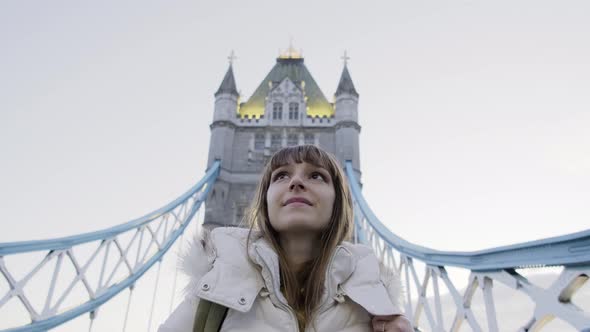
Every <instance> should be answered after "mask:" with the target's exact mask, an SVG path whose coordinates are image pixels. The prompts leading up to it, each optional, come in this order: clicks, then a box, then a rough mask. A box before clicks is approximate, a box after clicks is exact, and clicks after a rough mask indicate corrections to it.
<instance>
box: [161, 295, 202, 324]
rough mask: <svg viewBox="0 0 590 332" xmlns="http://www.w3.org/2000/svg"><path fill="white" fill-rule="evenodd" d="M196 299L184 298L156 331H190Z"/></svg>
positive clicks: (195, 308) (196, 303) (195, 310)
mask: <svg viewBox="0 0 590 332" xmlns="http://www.w3.org/2000/svg"><path fill="white" fill-rule="evenodd" d="M197 305H198V301H195V300H191V299H185V300H184V301H182V302H181V303H180V304H179V305H178V307H176V309H174V311H173V312H172V314H171V315H170V317H168V319H166V321H165V322H164V323H163V324H162V325H160V327H159V328H158V332H192V330H193V323H194V321H195V314H196V312H197Z"/></svg>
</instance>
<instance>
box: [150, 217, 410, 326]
mask: <svg viewBox="0 0 590 332" xmlns="http://www.w3.org/2000/svg"><path fill="white" fill-rule="evenodd" d="M247 236H248V230H247V229H243V228H235V227H228V228H216V229H215V230H213V231H212V232H211V234H210V236H208V239H206V240H205V242H206V245H205V248H203V246H202V245H201V242H202V241H195V242H194V244H193V245H192V247H191V249H190V250H189V251H188V252H187V253H186V255H185V256H184V257H183V263H182V265H181V268H182V270H183V272H184V273H186V274H188V276H189V277H190V283H189V285H188V286H187V289H186V291H187V292H186V293H187V294H186V297H185V300H184V301H183V302H182V303H181V304H180V305H179V306H178V307H177V308H176V310H174V312H173V313H172V314H171V315H170V317H169V318H168V319H167V320H166V322H165V323H164V324H162V325H161V326H160V328H159V329H158V332H172V331H174V332H192V326H193V321H194V317H195V313H196V310H197V305H198V302H199V299H201V298H202V299H206V300H209V301H212V302H216V303H219V304H221V305H223V306H226V307H228V308H229V310H228V313H227V316H226V318H225V320H224V322H223V325H222V327H221V331H252V332H261V331H273V332H274V331H291V332H298V331H299V330H298V326H297V319H296V318H295V314H294V313H293V311H292V309H290V307H289V306H288V305H287V301H286V300H285V298H284V296H283V294H282V293H281V292H280V290H279V289H280V288H279V287H280V277H279V262H278V257H277V254H276V253H275V252H274V251H273V249H272V248H271V246H270V245H269V244H268V242H267V241H266V240H264V239H263V238H262V237H261V236H260V233H257V232H253V236H252V241H251V242H250V248H249V250H247V249H246V239H247ZM248 257H250V259H251V261H250V260H249V259H248ZM252 262H254V264H253V263H252ZM385 270H386V269H382V268H381V267H380V264H379V262H378V260H377V258H376V257H375V255H374V254H373V251H372V250H371V249H370V248H369V247H367V246H364V245H358V244H352V243H348V242H344V243H342V244H341V245H339V246H338V247H337V249H336V251H335V252H334V255H333V256H332V259H331V261H330V264H329V267H328V276H327V278H326V281H325V283H326V285H325V289H326V292H325V294H324V296H323V298H322V301H321V304H320V306H319V307H318V311H317V313H316V315H315V320H314V324H310V325H309V326H308V327H307V329H306V331H320V332H329V331H340V332H356V331H359V332H360V331H372V328H371V326H370V321H371V315H393V314H400V313H401V310H400V308H399V301H400V298H401V287H400V281H399V278H398V277H397V276H396V275H393V274H391V273H386V272H385Z"/></svg>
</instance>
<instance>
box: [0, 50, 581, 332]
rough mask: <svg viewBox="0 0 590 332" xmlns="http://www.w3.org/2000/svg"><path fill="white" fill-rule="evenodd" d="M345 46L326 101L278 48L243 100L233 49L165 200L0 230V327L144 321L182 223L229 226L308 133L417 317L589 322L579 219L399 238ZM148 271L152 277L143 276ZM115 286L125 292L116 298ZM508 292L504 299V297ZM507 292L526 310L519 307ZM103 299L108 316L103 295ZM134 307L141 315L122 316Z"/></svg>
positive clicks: (434, 326) (487, 326) (442, 327)
mask: <svg viewBox="0 0 590 332" xmlns="http://www.w3.org/2000/svg"><path fill="white" fill-rule="evenodd" d="M344 58H345V64H344V67H343V71H342V74H341V77H340V80H339V83H338V86H337V88H336V92H335V94H334V99H333V100H332V101H329V100H328V99H327V98H326V96H325V95H324V94H323V92H322V91H321V90H320V88H319V86H318V85H317V83H316V82H315V80H314V79H313V76H312V75H311V73H310V72H309V71H308V70H307V68H306V66H305V64H304V58H303V57H302V55H301V54H300V53H298V52H296V51H294V50H293V49H292V48H290V49H289V50H288V51H287V52H285V53H283V54H282V55H281V56H279V57H278V58H277V59H276V63H275V64H274V66H273V67H272V69H271V70H270V72H269V73H268V74H267V75H266V77H265V78H264V79H263V80H262V82H261V83H260V85H259V86H258V88H257V89H256V90H255V91H254V93H253V94H252V96H250V98H249V99H248V100H246V101H245V102H242V101H241V100H240V95H239V93H238V89H237V84H236V80H235V77H234V73H233V66H232V63H231V61H232V60H233V57H231V59H230V65H229V68H228V70H227V72H226V73H225V76H224V77H223V80H222V83H221V85H220V86H219V89H218V90H217V92H216V93H215V106H214V111H213V121H212V123H211V125H210V129H211V140H210V146H209V157H208V162H207V165H206V169H207V171H206V173H205V175H204V176H203V177H202V179H201V180H200V181H199V182H198V183H197V184H195V185H193V186H192V187H191V188H190V189H189V190H187V191H186V192H185V193H184V194H183V195H181V196H180V197H178V198H177V199H176V200H174V201H172V202H170V203H169V204H167V205H165V206H164V207H161V208H159V209H156V210H154V211H153V212H151V213H148V214H146V215H145V216H143V217H141V218H138V219H135V220H132V221H129V222H126V223H123V224H120V225H118V226H115V227H112V228H109V229H105V230H101V231H96V232H91V233H85V234H78V235H74V236H69V237H64V238H58V239H48V240H41V241H25V242H14V243H0V272H1V276H0V331H3V332H17V331H19V332H20V331H48V330H55V331H80V330H88V331H93V330H98V331H103V330H108V331H114V330H119V329H120V330H122V331H125V330H131V331H135V330H145V329H147V331H154V330H156V329H157V326H158V324H159V323H160V320H159V318H158V317H160V318H161V317H163V316H164V317H165V316H166V315H167V314H169V312H170V310H171V309H172V307H174V304H175V303H177V302H178V300H179V296H178V293H179V292H178V289H180V288H182V286H181V283H180V281H179V280H178V278H177V275H176V271H177V270H176V269H175V268H174V265H175V264H177V260H178V256H177V255H176V254H175V252H178V251H182V246H183V243H184V242H186V238H187V237H188V235H187V236H185V234H187V233H190V230H191V229H193V231H194V228H196V227H198V226H200V223H201V222H202V224H203V226H204V227H217V226H238V225H239V223H240V220H241V218H242V216H243V214H244V209H245V208H246V206H247V205H248V203H249V201H250V200H251V198H252V193H253V191H254V187H255V185H256V182H257V180H258V176H259V174H260V172H261V170H262V168H263V166H264V165H265V162H266V161H267V159H268V158H269V157H270V156H271V154H272V153H273V152H274V151H276V150H278V149H279V148H281V147H284V146H291V145H300V144H316V145H319V146H321V147H323V148H324V149H326V150H327V151H329V152H331V153H333V154H334V155H335V156H336V157H337V159H338V160H339V161H340V162H341V164H342V166H343V167H344V169H345V171H346V175H347V177H348V179H349V182H350V186H351V190H352V193H353V201H354V208H355V231H354V241H356V242H360V243H364V244H367V245H369V246H371V247H372V248H373V249H374V250H375V253H376V254H377V256H378V257H379V258H380V260H381V261H382V263H383V264H385V265H386V266H388V267H390V268H391V269H393V270H394V271H396V272H397V273H399V274H400V276H401V278H402V280H403V283H404V287H405V290H406V292H405V297H404V308H405V315H406V316H407V317H408V318H409V319H410V320H411V322H412V324H413V325H414V327H415V329H416V331H467V330H471V331H510V330H517V331H566V330H571V331H585V330H587V331H590V313H589V312H588V309H589V308H590V306H589V302H590V294H589V292H588V291H587V290H588V287H587V285H586V283H587V280H588V276H589V275H590V230H586V231H582V232H578V233H574V234H569V235H563V236H557V237H552V238H547V239H540V240H536V241H531V242H526V243H519V244H514V245H509V246H503V247H498V248H491V249H486V250H480V251H475V252H450V251H440V250H435V249H432V248H428V247H426V246H422V245H418V244H415V243H410V242H408V241H406V240H404V239H403V238H401V237H400V236H398V235H396V234H395V233H394V232H393V231H392V230H391V229H389V228H387V227H386V226H385V225H384V224H383V223H382V222H381V221H380V220H379V217H378V216H377V215H376V214H375V213H374V212H373V211H372V210H371V208H370V204H369V203H368V202H366V200H365V199H364V197H363V193H362V190H361V183H360V180H361V166H360V153H359V135H360V129H361V126H360V124H359V122H358V111H359V110H358V99H359V94H358V92H357V91H356V89H355V86H354V84H353V80H352V77H351V75H350V72H349V70H348V67H347V64H346V59H347V57H346V56H345V57H344ZM199 215H201V216H202V218H199ZM199 219H202V220H199ZM191 225H192V226H191ZM189 226H191V227H190V228H189ZM30 255H34V256H35V257H36V258H37V260H31V259H30ZM15 262H27V265H26V268H25V270H24V271H20V270H19V271H17V270H18V269H16V268H15V266H16V264H15ZM29 262H30V263H29ZM166 263H171V264H169V265H170V266H168V267H167V268H166V267H164V268H162V266H166V265H163V264H166ZM539 267H552V268H553V270H554V271H557V273H556V274H555V276H554V277H553V280H551V281H550V282H549V283H548V284H547V285H545V286H539V285H538V284H537V282H536V280H535V279H534V277H530V276H529V274H528V273H527V272H529V271H531V270H534V269H538V268H539ZM21 270H22V269H21ZM456 271H459V272H460V273H455V272H456ZM150 274H151V278H152V279H150V280H151V281H153V282H151V283H149V284H147V283H143V280H146V278H148V277H147V276H148V275H150ZM166 278H168V279H166ZM164 279H166V280H167V282H162V281H161V280H164ZM177 286H178V287H177ZM164 288H168V291H169V295H168V296H167V297H166V298H164V297H163V295H161V293H162V290H163V289H164ZM498 290H501V291H498ZM138 292H144V293H146V294H148V295H143V297H140V296H139V295H136V296H135V297H139V299H145V301H142V300H135V301H133V299H134V295H133V294H136V293H138ZM124 294H127V295H126V300H125V299H124V298H123V299H124V300H123V301H120V300H117V298H121V296H122V295H124ZM499 296H500V297H499ZM445 298H446V299H447V300H445ZM506 298H509V300H508V301H512V302H511V303H513V304H514V307H508V308H506V307H505V306H506V303H507V299H506ZM519 298H520V300H518V301H521V300H522V301H524V302H526V303H528V306H529V308H530V310H528V312H524V313H523V311H522V310H521V311H519V310H520V309H521V308H518V307H517V306H519V305H520V303H521V302H518V301H517V300H514V299H519ZM117 301H118V302H117ZM162 303H164V304H165V305H162ZM115 304H116V306H117V309H116V311H117V312H118V313H119V314H118V315H117V318H118V319H119V318H120V321H118V320H117V321H115V319H114V318H113V317H114V316H115V314H113V311H108V310H107V309H106V307H107V306H109V305H115ZM498 304H501V305H500V306H499V305H498ZM141 305H143V306H144V307H146V309H145V310H143V309H142V310H141V311H140V312H139V314H138V316H139V317H134V316H133V313H134V310H133V307H134V306H141ZM511 312H518V313H519V314H518V316H517V317H512V316H510V313H511ZM138 320H139V321H141V322H142V323H143V325H141V326H142V327H139V328H138V327H137V326H138V325H137V324H136V325H133V324H134V322H137V321H138ZM509 320H510V322H511V323H510V324H512V325H510V324H509V323H508V321H509ZM74 322H76V324H77V325H76V327H71V326H72V324H74ZM556 322H558V323H559V324H558V325H556V324H555V323H556ZM80 326H84V328H83V329H81V328H80ZM107 327H108V328H107Z"/></svg>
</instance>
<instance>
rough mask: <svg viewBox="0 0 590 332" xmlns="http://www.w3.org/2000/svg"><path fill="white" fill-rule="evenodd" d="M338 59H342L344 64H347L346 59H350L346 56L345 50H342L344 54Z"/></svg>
mask: <svg viewBox="0 0 590 332" xmlns="http://www.w3.org/2000/svg"><path fill="white" fill-rule="evenodd" d="M340 59H342V60H344V66H346V65H347V64H348V60H350V57H349V56H348V54H347V52H346V50H344V55H343V56H341V57H340Z"/></svg>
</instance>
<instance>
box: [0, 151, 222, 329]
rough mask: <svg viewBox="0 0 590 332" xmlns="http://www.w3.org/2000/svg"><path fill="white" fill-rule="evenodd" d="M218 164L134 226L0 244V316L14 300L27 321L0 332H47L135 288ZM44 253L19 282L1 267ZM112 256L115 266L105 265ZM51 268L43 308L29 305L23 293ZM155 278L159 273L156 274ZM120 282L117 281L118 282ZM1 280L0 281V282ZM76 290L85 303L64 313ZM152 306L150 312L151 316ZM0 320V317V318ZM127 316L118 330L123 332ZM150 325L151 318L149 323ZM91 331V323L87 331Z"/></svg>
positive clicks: (0, 325)
mask: <svg viewBox="0 0 590 332" xmlns="http://www.w3.org/2000/svg"><path fill="white" fill-rule="evenodd" d="M219 168H220V162H219V161H216V162H215V163H214V164H213V165H212V166H211V167H210V168H209V170H208V171H207V173H206V174H205V176H204V177H203V178H202V179H201V180H200V181H199V182H198V183H197V184H196V185H194V186H193V187H192V188H191V189H189V190H188V191H187V192H186V193H185V194H183V195H182V196H180V197H178V198H177V199H176V200H174V201H173V202H171V203H169V204H168V205H166V206H164V207H162V208H160V209H158V210H156V211H154V212H152V213H150V214H148V215H146V216H144V217H141V218H139V219H136V220H132V221H129V222H127V223H124V224H121V225H118V226H115V227H112V228H109V229H105V230H101V231H97V232H92V233H86V234H80V235H76V236H70V237H64V238H59V239H53V240H41V241H27V242H14V243H0V272H1V274H2V275H3V277H4V279H5V281H6V283H7V284H8V286H9V290H8V292H7V293H6V294H0V313H2V311H3V308H4V307H5V305H6V303H7V302H8V301H10V300H11V299H14V298H18V300H19V301H20V302H21V304H22V305H23V306H24V308H25V309H26V311H27V313H28V315H29V316H30V321H29V322H28V323H25V324H20V325H18V326H14V325H13V326H11V327H9V328H6V325H5V324H6V323H7V322H6V321H3V322H0V330H1V331H2V332H21V331H47V330H49V329H51V328H54V327H56V326H58V325H61V324H63V323H65V322H67V321H69V320H71V319H74V318H76V317H78V316H80V315H82V314H85V313H90V314H91V315H90V319H91V320H92V319H94V314H93V313H94V312H95V311H96V310H97V309H98V308H99V307H100V306H101V305H102V304H104V303H105V302H107V301H109V300H110V299H111V298H113V297H114V296H115V295H117V294H118V293H120V292H121V291H122V290H124V289H130V290H133V287H134V284H135V282H136V281H137V280H138V279H139V278H140V277H141V276H142V275H143V274H144V273H145V272H146V271H148V270H149V269H150V268H151V267H152V266H154V265H155V264H156V263H158V262H160V261H161V259H162V257H163V256H164V254H166V252H167V251H168V250H169V249H170V247H171V246H172V245H173V244H174V242H175V241H176V240H177V239H178V238H179V237H180V236H181V234H182V233H183V232H184V231H185V229H186V227H187V226H188V225H189V223H190V222H191V220H192V218H193V216H194V215H195V213H196V212H197V210H198V209H199V208H200V207H201V205H202V203H203V202H204V201H205V199H206V197H207V193H208V192H209V190H210V189H211V187H212V185H213V183H214V182H215V179H216V178H217V176H218V174H219ZM83 245H90V246H94V249H93V251H92V254H91V255H90V258H89V259H88V260H87V261H85V262H82V261H79V260H78V259H77V257H76V256H77V249H78V247H80V246H83ZM36 251H41V252H45V253H46V254H45V255H44V257H43V259H42V260H41V261H40V262H39V263H38V264H37V265H35V266H34V267H33V268H32V269H31V270H30V271H29V272H28V273H26V275H25V276H24V277H23V278H22V279H17V278H15V277H14V276H13V273H11V270H10V269H9V268H8V267H7V265H6V264H5V257H6V256H9V255H19V254H24V253H30V252H36ZM113 252H114V253H115V257H116V262H114V264H107V260H109V258H110V259H111V260H112V257H113ZM50 264H54V265H52V266H54V268H53V272H52V273H51V278H50V280H48V284H47V297H46V298H45V299H44V301H43V302H44V305H42V306H39V305H37V306H36V305H34V301H32V300H31V298H30V297H29V295H30V292H25V291H24V289H25V288H26V287H27V284H28V283H29V282H30V281H31V279H33V278H35V277H36V276H37V274H38V273H39V271H40V270H41V269H43V268H46V267H47V266H50ZM64 264H71V265H72V266H73V268H74V270H75V273H76V276H75V278H74V279H73V280H67V281H65V282H66V284H67V283H69V284H68V286H67V287H65V289H63V290H62V291H61V292H56V290H57V288H56V284H58V283H63V282H64V281H63V280H60V278H61V277H62V276H61V275H62V274H61V273H60V271H61V270H62V269H63V267H64ZM97 265H98V267H97V269H96V271H99V277H98V282H97V283H93V282H90V281H89V279H90V278H89V275H87V271H88V270H89V269H90V268H91V267H92V266H95V267H96V266H97ZM158 272H159V271H158ZM121 276H123V277H121ZM0 280H1V279H0ZM79 284H82V285H83V287H84V289H85V291H86V299H85V300H83V301H81V302H79V303H77V304H76V305H75V306H74V307H73V308H64V302H65V301H67V299H68V297H69V296H72V290H73V289H74V287H75V286H76V285H79ZM153 305H154V303H152V312H153ZM0 317H2V315H0ZM126 321H127V316H126V319H125V323H124V326H123V330H125V326H126ZM150 323H151V318H150ZM91 327H92V322H91V325H90V329H91Z"/></svg>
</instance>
